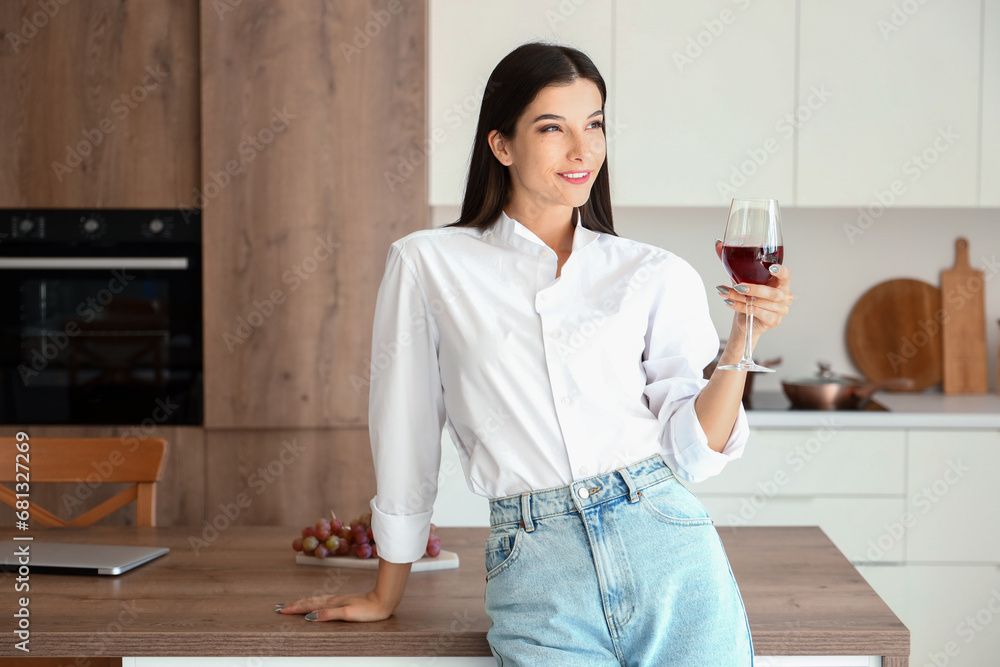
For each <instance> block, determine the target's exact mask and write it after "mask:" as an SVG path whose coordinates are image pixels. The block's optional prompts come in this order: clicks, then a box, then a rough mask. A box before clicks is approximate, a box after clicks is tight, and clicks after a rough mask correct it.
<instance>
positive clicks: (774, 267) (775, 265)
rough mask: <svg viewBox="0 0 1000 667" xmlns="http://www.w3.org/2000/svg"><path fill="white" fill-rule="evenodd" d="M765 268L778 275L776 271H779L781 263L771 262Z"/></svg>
mask: <svg viewBox="0 0 1000 667" xmlns="http://www.w3.org/2000/svg"><path fill="white" fill-rule="evenodd" d="M767 270H768V271H770V272H771V273H773V274H774V275H778V272H779V271H781V265H780V264H772V265H771V266H769V267H767Z"/></svg>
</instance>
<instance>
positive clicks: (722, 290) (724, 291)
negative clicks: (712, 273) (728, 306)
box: [715, 285, 729, 294]
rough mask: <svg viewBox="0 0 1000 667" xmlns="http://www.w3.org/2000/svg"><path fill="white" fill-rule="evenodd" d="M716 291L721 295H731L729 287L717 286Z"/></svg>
mask: <svg viewBox="0 0 1000 667" xmlns="http://www.w3.org/2000/svg"><path fill="white" fill-rule="evenodd" d="M715 289H716V290H717V291H718V292H719V294H729V285H716V286H715Z"/></svg>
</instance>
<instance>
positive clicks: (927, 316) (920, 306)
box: [847, 278, 942, 391]
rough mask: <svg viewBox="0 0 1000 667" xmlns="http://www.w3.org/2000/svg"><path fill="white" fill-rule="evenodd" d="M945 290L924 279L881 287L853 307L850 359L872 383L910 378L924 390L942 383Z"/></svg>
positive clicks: (915, 387)
mask: <svg viewBox="0 0 1000 667" xmlns="http://www.w3.org/2000/svg"><path fill="white" fill-rule="evenodd" d="M941 317H942V311H941V290H939V289H938V288H937V287H934V286H933V285H931V284H929V283H925V282H923V281H921V280H912V279H909V278H901V279H897V280H889V281H886V282H884V283H879V284H878V285H876V286H875V287H872V288H871V289H870V290H868V291H867V292H865V293H864V294H863V295H862V296H861V298H860V299H858V302H857V303H856V304H854V308H853V309H852V310H851V315H850V317H849V318H848V320H847V348H848V350H850V353H851V358H852V359H853V360H854V364H855V365H856V366H857V367H858V370H860V371H861V372H862V373H864V374H865V376H866V377H867V378H868V379H869V380H872V381H873V382H879V381H881V380H889V379H892V378H897V377H906V378H912V379H913V382H914V385H913V387H912V388H911V389H906V390H895V391H922V390H924V389H926V388H927V387H931V386H934V385H935V384H939V383H940V382H941V378H942V345H941Z"/></svg>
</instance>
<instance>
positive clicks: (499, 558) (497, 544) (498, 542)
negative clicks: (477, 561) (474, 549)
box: [486, 525, 525, 581]
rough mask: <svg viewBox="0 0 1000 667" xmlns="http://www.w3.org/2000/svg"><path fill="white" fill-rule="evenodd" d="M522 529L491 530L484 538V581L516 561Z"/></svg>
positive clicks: (518, 527) (514, 526) (512, 527)
mask: <svg viewBox="0 0 1000 667" xmlns="http://www.w3.org/2000/svg"><path fill="white" fill-rule="evenodd" d="M524 535H525V530H524V528H521V527H520V526H518V525H512V526H511V527H510V528H506V529H505V528H500V529H497V528H493V529H491V530H490V536H489V537H488V538H486V580H487V581H489V580H490V579H492V578H493V577H495V576H496V575H498V574H500V573H501V572H503V571H504V570H506V569H507V568H508V567H510V565H511V564H512V563H513V562H514V561H515V560H516V559H517V555H518V553H519V552H520V547H521V540H522V538H523V536H524Z"/></svg>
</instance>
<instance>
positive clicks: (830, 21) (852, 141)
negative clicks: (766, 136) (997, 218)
mask: <svg viewBox="0 0 1000 667" xmlns="http://www.w3.org/2000/svg"><path fill="white" fill-rule="evenodd" d="M989 4H990V5H991V7H992V6H993V5H995V0H990V3H989ZM980 13H981V0H950V1H949V2H924V1H923V0H904V1H900V0H877V1H873V0H840V1H838V2H828V1H823V0H802V2H801V4H800V23H799V42H800V46H799V85H798V91H799V102H800V103H802V102H804V101H805V100H806V98H807V96H808V95H809V91H811V90H813V89H814V88H815V87H822V88H825V89H827V90H828V91H829V92H830V95H831V97H830V99H829V101H827V102H826V103H825V105H824V106H823V108H822V109H821V110H819V111H817V112H816V113H815V114H814V115H813V117H812V118H811V119H809V120H808V121H807V122H805V123H803V124H802V127H801V128H800V130H799V142H798V188H797V203H798V205H800V206H852V207H853V206H858V207H868V208H870V209H871V210H872V211H873V212H874V211H881V210H882V209H881V208H880V207H881V206H885V207H888V206H976V205H977V204H978V202H977V198H976V189H977V178H978V173H977V152H978V146H979V141H980V137H979V127H978V115H979V84H980V53H981V51H980V47H981V44H980V27H981V26H980ZM994 32H995V31H994ZM992 37H993V39H994V41H995V38H996V35H993V36H992ZM995 48H996V47H995V46H994V49H995ZM994 60H996V59H994ZM992 69H993V71H994V73H995V72H996V63H993V67H992ZM994 99H995V98H994ZM995 108H996V103H995V102H994V109H995ZM995 123H996V119H994V122H993V125H994V127H995ZM995 132H996V130H994V133H995ZM994 136H996V135H995V134H994ZM994 146H996V141H995V140H994ZM993 173H994V175H995V174H996V173H997V172H996V171H995V170H994V172H993ZM993 182H994V183H995V182H996V180H995V176H994V181H993Z"/></svg>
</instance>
